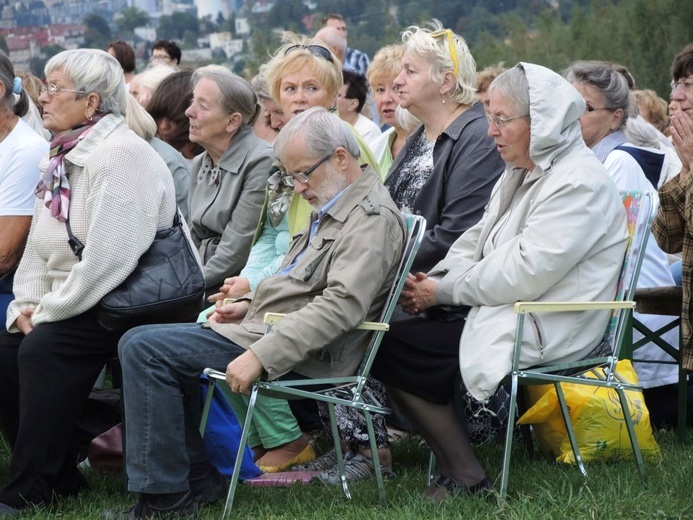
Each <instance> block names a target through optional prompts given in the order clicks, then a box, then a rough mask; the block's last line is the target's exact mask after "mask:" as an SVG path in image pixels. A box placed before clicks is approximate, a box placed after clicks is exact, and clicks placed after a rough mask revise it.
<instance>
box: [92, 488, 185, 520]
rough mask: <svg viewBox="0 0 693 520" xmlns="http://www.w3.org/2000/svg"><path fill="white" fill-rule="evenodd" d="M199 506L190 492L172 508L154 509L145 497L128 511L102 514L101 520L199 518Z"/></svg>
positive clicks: (106, 511)
mask: <svg viewBox="0 0 693 520" xmlns="http://www.w3.org/2000/svg"><path fill="white" fill-rule="evenodd" d="M197 512H198V506H197V502H195V501H194V500H193V497H192V494H191V493H190V492H189V491H188V492H187V493H186V494H185V495H184V496H183V498H181V499H180V500H179V501H178V502H176V503H175V504H173V505H172V506H170V507H165V508H162V507H154V506H153V505H151V504H150V503H149V500H147V497H146V496H145V495H141V496H140V500H139V501H138V502H137V503H136V504H135V505H134V506H132V507H131V508H130V509H128V510H127V511H114V510H113V509H107V510H105V511H103V513H101V518H103V519H109V520H128V519H129V520H149V519H162V520H163V519H172V518H190V519H194V518H197Z"/></svg>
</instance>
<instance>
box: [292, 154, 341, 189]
mask: <svg viewBox="0 0 693 520" xmlns="http://www.w3.org/2000/svg"><path fill="white" fill-rule="evenodd" d="M330 157H332V154H330V155H326V156H325V157H323V158H322V159H320V160H319V161H318V162H316V163H315V164H314V165H313V166H311V167H310V168H308V169H307V170H306V171H304V172H299V173H290V174H289V175H291V176H292V177H293V178H294V179H296V180H297V181H298V182H300V183H302V184H308V181H309V179H308V176H309V175H310V174H311V173H313V172H314V171H315V170H317V169H318V168H319V167H320V165H321V164H322V163H324V162H325V161H327V159H329V158H330Z"/></svg>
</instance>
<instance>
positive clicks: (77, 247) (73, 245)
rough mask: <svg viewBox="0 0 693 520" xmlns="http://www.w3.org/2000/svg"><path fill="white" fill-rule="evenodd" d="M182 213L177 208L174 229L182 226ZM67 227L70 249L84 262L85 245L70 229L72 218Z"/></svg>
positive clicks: (66, 222)
mask: <svg viewBox="0 0 693 520" xmlns="http://www.w3.org/2000/svg"><path fill="white" fill-rule="evenodd" d="M180 219H181V216H180V212H179V211H178V209H177V208H176V214H175V216H174V217H173V227H176V226H180V224H181V220H180ZM65 227H66V228H67V236H68V237H69V238H68V240H67V243H68V244H69V245H70V249H72V252H73V253H74V254H75V256H76V257H77V258H78V259H79V261H80V262H81V261H82V251H84V244H83V243H82V242H81V241H80V239H79V238H77V237H76V236H75V235H74V234H73V233H72V228H71V227H70V217H69V216H68V218H67V220H66V221H65Z"/></svg>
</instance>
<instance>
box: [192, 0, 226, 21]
mask: <svg viewBox="0 0 693 520" xmlns="http://www.w3.org/2000/svg"><path fill="white" fill-rule="evenodd" d="M195 6H197V17H198V18H204V17H205V16H211V17H212V20H216V19H217V16H219V13H221V15H222V16H223V17H224V18H228V17H229V3H228V2H227V1H226V0H195Z"/></svg>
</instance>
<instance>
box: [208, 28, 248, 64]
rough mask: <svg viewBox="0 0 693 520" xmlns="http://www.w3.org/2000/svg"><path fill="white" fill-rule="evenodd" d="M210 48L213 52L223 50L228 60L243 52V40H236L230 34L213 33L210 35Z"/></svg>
mask: <svg viewBox="0 0 693 520" xmlns="http://www.w3.org/2000/svg"><path fill="white" fill-rule="evenodd" d="M209 48H210V49H212V51H215V50H222V51H224V54H226V57H227V58H228V59H231V58H232V57H233V56H235V55H236V54H239V53H241V52H243V40H234V39H233V36H232V35H231V33H230V32H228V31H226V32H218V33H211V34H210V35H209Z"/></svg>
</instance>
